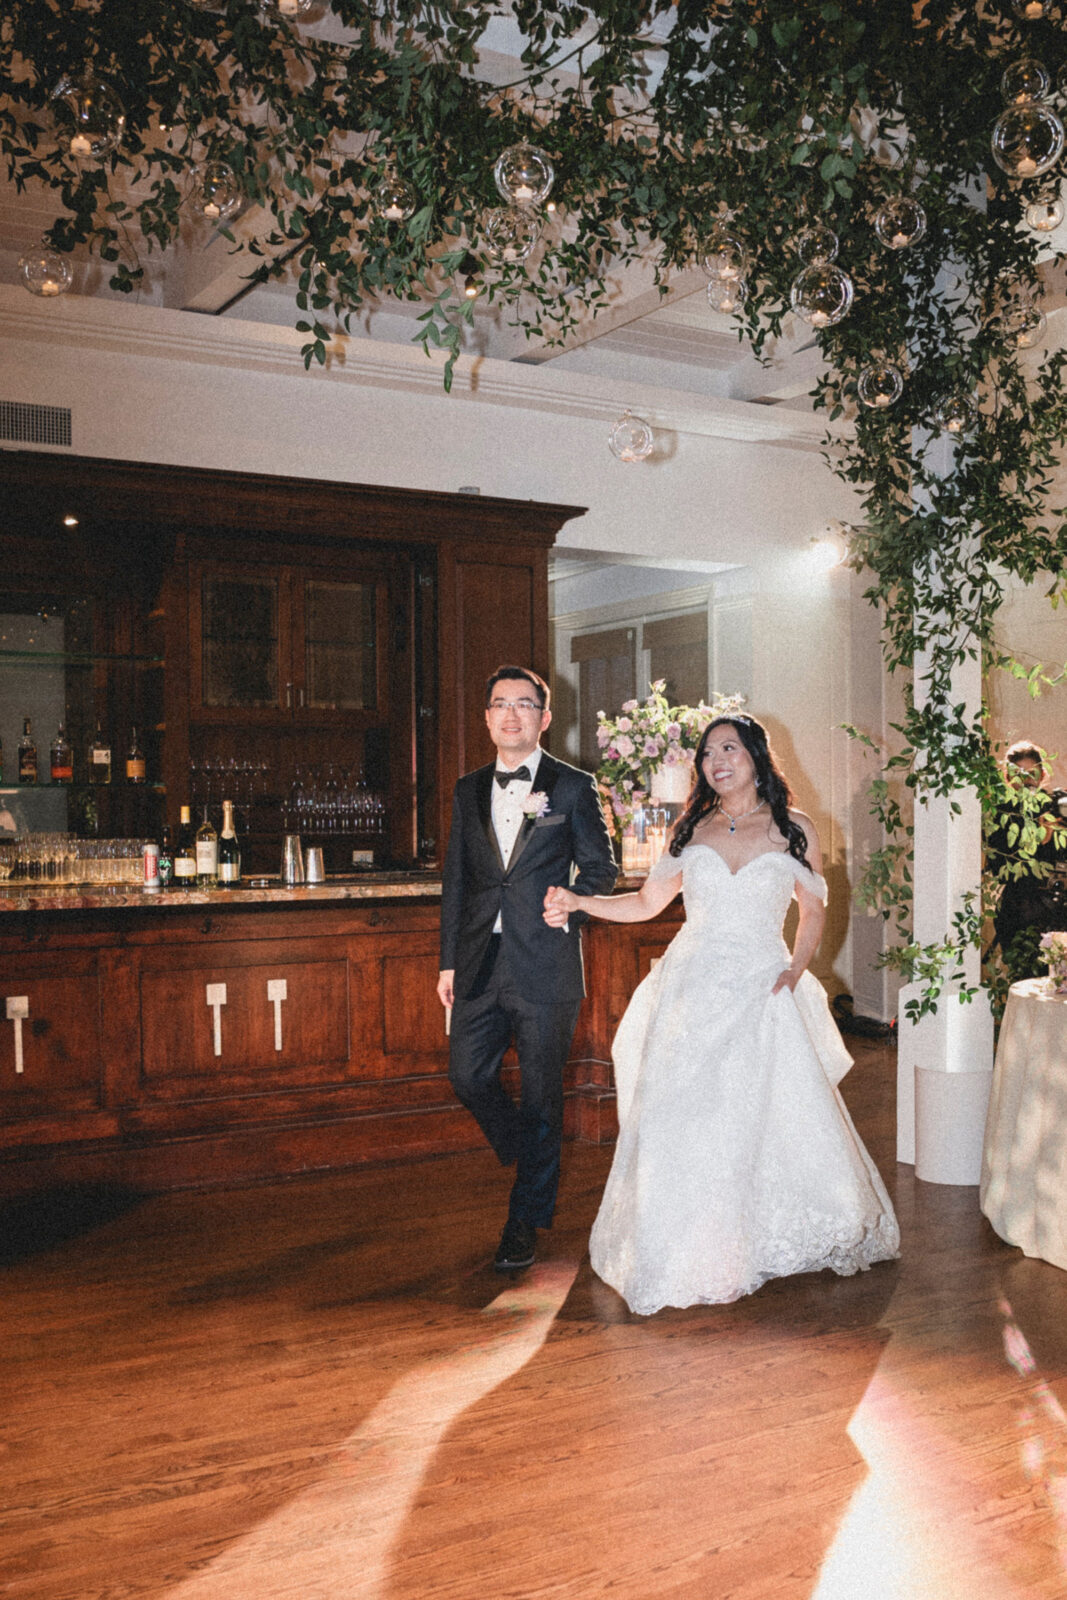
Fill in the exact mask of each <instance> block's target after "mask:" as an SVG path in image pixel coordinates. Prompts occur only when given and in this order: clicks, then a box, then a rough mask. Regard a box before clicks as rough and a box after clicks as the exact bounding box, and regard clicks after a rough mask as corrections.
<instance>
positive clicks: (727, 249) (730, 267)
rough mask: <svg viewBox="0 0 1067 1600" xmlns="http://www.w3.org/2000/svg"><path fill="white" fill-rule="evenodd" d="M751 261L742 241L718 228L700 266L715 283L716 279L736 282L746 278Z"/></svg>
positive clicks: (709, 241) (710, 239)
mask: <svg viewBox="0 0 1067 1600" xmlns="http://www.w3.org/2000/svg"><path fill="white" fill-rule="evenodd" d="M749 261H750V257H749V253H748V251H747V250H746V248H745V246H744V245H743V244H742V242H741V240H740V239H738V238H737V237H736V235H734V234H732V233H728V232H727V231H726V229H725V228H716V229H715V230H714V231H713V232H712V234H711V235H710V237H709V239H708V242H707V249H706V253H705V254H704V255H703V256H702V257H701V261H700V265H701V267H702V268H703V270H704V273H705V275H706V276H707V277H709V278H710V279H711V280H712V281H713V282H714V281H715V280H716V279H723V280H726V281H733V282H736V281H737V279H738V278H743V277H744V276H745V273H746V272H747V271H748V267H749Z"/></svg>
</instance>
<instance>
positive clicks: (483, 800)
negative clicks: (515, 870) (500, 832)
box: [474, 766, 506, 871]
mask: <svg viewBox="0 0 1067 1600" xmlns="http://www.w3.org/2000/svg"><path fill="white" fill-rule="evenodd" d="M495 771H496V768H495V766H492V767H483V768H482V770H481V771H480V772H479V773H478V775H477V777H476V779H475V785H474V792H475V796H476V798H477V802H478V820H479V821H480V823H481V825H482V830H483V832H484V833H485V837H486V840H487V842H488V844H489V848H490V850H491V851H492V852H493V855H494V856H495V857H496V859H497V861H498V862H499V863H500V868H501V871H504V870H506V863H505V861H504V857H503V856H502V855H501V854H500V841H499V840H498V839H497V836H496V829H495V828H494V827H493V773H494V772H495Z"/></svg>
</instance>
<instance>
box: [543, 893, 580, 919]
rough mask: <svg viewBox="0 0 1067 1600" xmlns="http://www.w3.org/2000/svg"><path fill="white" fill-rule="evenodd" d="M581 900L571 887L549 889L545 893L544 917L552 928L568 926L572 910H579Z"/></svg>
mask: <svg viewBox="0 0 1067 1600" xmlns="http://www.w3.org/2000/svg"><path fill="white" fill-rule="evenodd" d="M579 905H580V901H579V899H578V896H577V895H576V894H572V893H571V891H570V890H569V889H549V890H548V891H547V892H546V894H545V909H544V918H545V921H546V922H547V923H548V925H549V927H550V928H566V926H567V921H568V918H569V917H570V914H571V912H572V911H577V910H578V908H579Z"/></svg>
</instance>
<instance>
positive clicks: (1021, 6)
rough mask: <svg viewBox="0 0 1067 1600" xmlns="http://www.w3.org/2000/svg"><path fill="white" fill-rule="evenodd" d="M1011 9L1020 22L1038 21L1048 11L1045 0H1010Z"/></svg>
mask: <svg viewBox="0 0 1067 1600" xmlns="http://www.w3.org/2000/svg"><path fill="white" fill-rule="evenodd" d="M1011 9H1012V10H1013V11H1014V12H1015V15H1016V16H1017V17H1018V18H1019V20H1020V22H1040V21H1041V18H1042V17H1043V16H1045V14H1046V13H1047V11H1048V3H1047V0H1012V6H1011Z"/></svg>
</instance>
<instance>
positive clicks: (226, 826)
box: [198, 800, 241, 889]
mask: <svg viewBox="0 0 1067 1600" xmlns="http://www.w3.org/2000/svg"><path fill="white" fill-rule="evenodd" d="M198 837H199V835H198ZM240 881H241V849H240V846H239V845H238V843H237V830H236V829H235V828H234V825H233V801H232V800H224V801H223V802H222V837H221V838H220V839H219V887H220V888H222V889H232V888H235V887H236V886H237V884H239V883H240Z"/></svg>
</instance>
